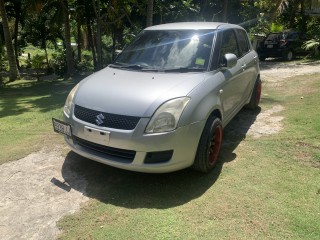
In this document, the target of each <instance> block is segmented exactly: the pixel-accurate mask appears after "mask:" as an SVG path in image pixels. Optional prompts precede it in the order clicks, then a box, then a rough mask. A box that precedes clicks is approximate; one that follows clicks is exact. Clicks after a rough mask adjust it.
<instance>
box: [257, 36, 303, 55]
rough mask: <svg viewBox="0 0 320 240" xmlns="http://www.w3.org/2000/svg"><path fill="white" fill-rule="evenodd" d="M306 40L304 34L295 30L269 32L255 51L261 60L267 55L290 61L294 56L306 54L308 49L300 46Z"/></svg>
mask: <svg viewBox="0 0 320 240" xmlns="http://www.w3.org/2000/svg"><path fill="white" fill-rule="evenodd" d="M307 40H308V38H307V36H306V35H305V34H303V33H301V32H297V31H284V32H276V33H269V34H268V35H267V36H266V38H265V39H264V41H263V42H262V43H261V45H260V47H259V48H258V49H257V52H258V55H259V58H260V60H262V61H264V60H265V59H266V58H268V57H276V58H278V57H281V58H283V59H284V60H287V61H291V60H292V59H294V58H295V56H301V55H306V54H308V51H307V50H305V49H303V48H302V44H303V43H304V42H305V41H307Z"/></svg>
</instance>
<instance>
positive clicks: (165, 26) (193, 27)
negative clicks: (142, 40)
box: [145, 22, 243, 30]
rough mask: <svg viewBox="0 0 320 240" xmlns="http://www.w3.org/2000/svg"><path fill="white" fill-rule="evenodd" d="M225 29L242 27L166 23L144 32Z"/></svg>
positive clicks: (202, 23)
mask: <svg viewBox="0 0 320 240" xmlns="http://www.w3.org/2000/svg"><path fill="white" fill-rule="evenodd" d="M227 28H238V29H243V28H242V27H240V26H238V25H235V24H229V23H221V22H179V23H166V24H160V25H155V26H151V27H148V28H146V29H145V30H178V29H183V30H200V29H227Z"/></svg>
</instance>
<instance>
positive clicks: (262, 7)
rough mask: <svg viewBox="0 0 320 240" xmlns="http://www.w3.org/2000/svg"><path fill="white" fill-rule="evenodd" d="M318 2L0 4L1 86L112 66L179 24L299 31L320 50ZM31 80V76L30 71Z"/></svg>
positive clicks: (40, 0)
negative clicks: (135, 41)
mask: <svg viewBox="0 0 320 240" xmlns="http://www.w3.org/2000/svg"><path fill="white" fill-rule="evenodd" d="M310 6H313V7H319V1H318V0H316V1H314V0H277V1H274V0H263V1H256V0H243V1H238V0H224V1H218V0H201V1H196V0H183V1H182V0H180V1H178V0H161V1H153V0H140V1H138V0H90V1H89V0H0V13H1V18H2V23H1V25H0V28H2V29H3V31H2V30H1V31H0V32H1V34H0V71H1V72H2V74H1V78H0V85H3V84H4V83H5V82H8V81H14V80H15V79H17V78H19V77H20V73H24V72H26V70H28V69H33V72H32V73H33V74H34V75H35V76H36V77H37V78H38V79H39V74H41V73H43V74H50V73H55V74H57V75H61V76H62V75H65V76H67V77H69V76H72V75H74V74H75V73H77V72H81V71H86V72H87V71H96V70H99V69H101V68H103V67H104V66H106V65H107V64H108V63H110V62H111V61H112V59H113V58H114V57H115V56H116V54H117V50H120V49H122V48H123V47H124V46H125V45H126V44H127V43H128V42H130V41H131V40H132V38H133V37H134V36H135V35H136V34H137V33H138V32H139V31H141V29H143V28H145V27H146V26H149V25H154V24H160V23H168V22H176V21H221V22H229V23H236V24H241V25H243V26H244V27H245V28H246V29H247V30H248V31H249V32H250V33H252V34H253V33H258V34H264V33H267V32H269V31H270V30H279V29H280V30H281V29H289V28H295V29H299V30H301V31H304V32H306V33H308V34H309V35H310V37H311V38H312V39H313V41H312V42H309V43H308V44H307V45H308V47H310V46H311V47H312V46H314V45H315V46H317V44H318V45H319V36H320V24H319V23H320V20H319V17H312V16H310V15H307V14H306V11H305V10H306V9H309V8H310ZM29 73H30V71H29Z"/></svg>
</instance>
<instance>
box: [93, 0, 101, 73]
mask: <svg viewBox="0 0 320 240" xmlns="http://www.w3.org/2000/svg"><path fill="white" fill-rule="evenodd" d="M92 6H93V11H94V13H95V17H96V20H97V26H96V28H97V33H96V44H97V69H98V70H100V69H101V68H102V44H101V25H102V21H101V17H100V0H92Z"/></svg>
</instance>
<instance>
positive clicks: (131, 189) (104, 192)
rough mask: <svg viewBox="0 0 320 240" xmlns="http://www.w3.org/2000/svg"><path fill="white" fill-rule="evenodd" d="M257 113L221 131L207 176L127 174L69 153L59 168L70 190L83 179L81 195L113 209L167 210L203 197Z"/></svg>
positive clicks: (238, 118) (243, 114) (190, 173)
mask: <svg viewBox="0 0 320 240" xmlns="http://www.w3.org/2000/svg"><path fill="white" fill-rule="evenodd" d="M259 112H260V110H259V111H255V112H252V111H248V110H243V111H241V112H240V113H239V114H238V115H237V116H236V117H235V119H234V120H233V121H232V122H230V124H229V125H228V127H227V128H225V130H224V139H223V141H224V144H223V146H222V149H221V153H220V161H219V163H218V164H217V166H216V167H215V168H214V170H213V171H211V172H210V173H207V174H203V173H199V172H196V171H193V170H191V169H185V170H181V171H177V172H173V173H166V174H146V173H138V172H130V171H125V170H121V169H117V168H113V167H109V166H106V165H103V164H101V163H97V162H94V161H91V160H88V159H86V158H84V157H81V156H79V155H77V154H76V153H73V152H72V151H70V152H69V153H68V155H67V156H66V158H65V161H64V164H63V167H62V176H63V178H64V179H65V181H66V183H67V184H68V185H69V186H70V187H71V188H73V189H75V190H77V191H82V192H83V190H82V187H81V186H82V185H81V184H79V180H80V179H83V178H85V179H86V181H87V187H86V190H85V192H83V194H84V195H86V196H88V197H90V198H94V199H97V200H99V201H101V202H104V203H107V204H112V205H115V206H121V207H125V208H129V209H136V208H157V209H166V208H171V207H175V206H179V205H183V204H185V203H187V202H189V201H192V200H193V199H196V198H198V197H200V196H202V195H203V194H204V193H205V192H206V191H207V190H208V189H209V188H211V187H212V186H213V185H214V183H215V182H216V181H217V179H218V178H219V175H220V173H221V170H222V167H223V164H224V163H226V162H230V161H233V160H234V159H235V158H236V154H235V153H234V150H235V148H236V147H237V146H238V145H239V143H240V142H241V141H242V140H243V139H244V138H245V136H246V133H247V131H248V129H249V128H250V126H251V125H252V123H253V122H254V121H255V119H256V117H257V115H258V114H259ZM240 125H241V127H239V126H240ZM70 173H73V174H70ZM70 176H73V177H70ZM80 182H81V181H80Z"/></svg>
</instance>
